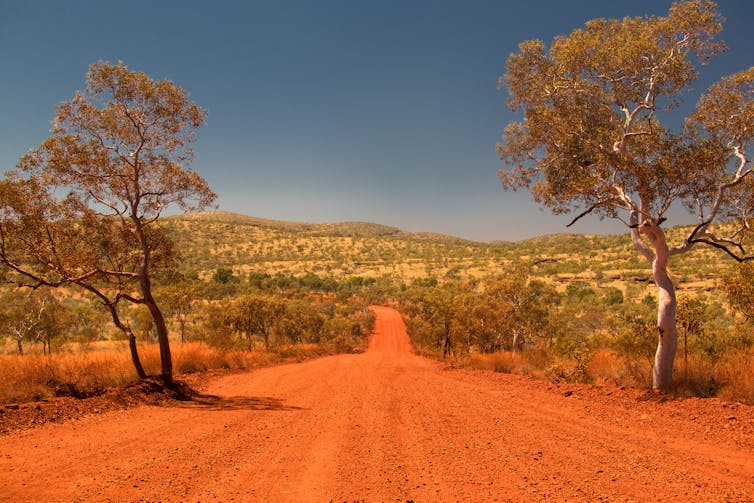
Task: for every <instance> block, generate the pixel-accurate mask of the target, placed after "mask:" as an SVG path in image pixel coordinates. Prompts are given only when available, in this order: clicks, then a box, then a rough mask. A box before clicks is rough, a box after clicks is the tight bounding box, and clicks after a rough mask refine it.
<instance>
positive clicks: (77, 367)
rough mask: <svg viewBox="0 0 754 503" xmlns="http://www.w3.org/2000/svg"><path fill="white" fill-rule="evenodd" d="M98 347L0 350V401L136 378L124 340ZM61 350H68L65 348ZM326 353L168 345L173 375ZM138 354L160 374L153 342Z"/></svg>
mask: <svg viewBox="0 0 754 503" xmlns="http://www.w3.org/2000/svg"><path fill="white" fill-rule="evenodd" d="M87 346H88V345H87ZM99 346H100V347H99V348H98V349H97V350H88V351H80V352H64V353H53V354H51V355H43V354H39V353H31V354H25V355H18V354H3V355H0V404H8V403H17V402H28V401H36V400H43V399H48V398H53V397H55V396H63V395H65V396H79V397H85V396H90V395H96V394H98V393H101V392H102V391H104V390H106V389H108V388H111V387H114V386H123V385H125V384H128V383H130V382H133V381H135V380H136V379H137V375H136V372H135V370H134V367H133V364H132V362H131V357H130V353H129V351H128V348H127V347H126V346H125V345H124V344H122V343H108V344H101V345H99ZM107 346H110V347H109V348H107ZM113 346H115V347H113ZM66 349H67V350H68V351H70V350H71V348H70V347H69V348H66ZM90 349H91V348H90ZM329 352H330V351H329V348H327V347H324V346H322V345H319V344H303V345H297V346H281V347H279V348H275V349H274V350H273V351H262V350H255V351H243V350H228V351H223V350H220V349H217V348H213V347H211V346H208V345H207V344H205V343H203V342H187V343H183V344H175V343H174V344H173V345H172V346H171V353H172V357H173V369H174V374H175V375H176V376H178V377H180V375H182V374H190V373H194V372H201V371H205V370H210V369H250V368H256V367H264V366H268V365H274V364H277V363H281V362H287V361H302V360H305V359H307V358H313V357H317V356H322V355H324V354H328V353H329ZM139 354H140V357H141V361H142V364H143V366H144V370H145V371H146V372H147V374H149V375H157V374H159V372H160V354H159V347H158V346H157V344H142V345H140V346H139Z"/></svg>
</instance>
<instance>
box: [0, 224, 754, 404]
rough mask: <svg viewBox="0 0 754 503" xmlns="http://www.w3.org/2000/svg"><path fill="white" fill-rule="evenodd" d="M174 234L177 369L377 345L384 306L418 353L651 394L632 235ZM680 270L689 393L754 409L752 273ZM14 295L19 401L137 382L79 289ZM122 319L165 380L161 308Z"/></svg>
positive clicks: (191, 230)
mask: <svg viewBox="0 0 754 503" xmlns="http://www.w3.org/2000/svg"><path fill="white" fill-rule="evenodd" d="M162 228H163V229H164V231H165V233H166V235H167V236H169V237H170V238H171V239H172V240H173V241H174V242H175V243H176V246H175V248H176V249H177V250H180V254H181V259H180V260H179V261H178V262H176V266H175V267H172V268H166V269H162V270H159V271H158V272H157V273H156V274H155V278H154V283H155V285H154V290H155V298H156V299H157V301H158V303H159V304H160V306H161V307H162V309H163V310H164V312H165V317H166V321H167V325H168V328H169V333H170V338H171V340H172V341H173V344H172V346H173V347H174V353H175V354H174V360H175V363H174V365H175V367H176V373H177V374H184V373H187V372H194V371H200V370H205V369H210V368H251V367H254V366H259V365H267V364H270V363H274V362H280V361H295V360H300V359H302V358H307V357H310V356H316V355H322V354H328V353H333V352H353V351H361V350H363V349H364V348H365V345H366V340H367V339H366V336H367V335H368V334H369V333H370V330H371V327H372V324H373V320H374V318H373V315H372V314H371V312H370V311H369V310H368V309H367V308H368V306H369V305H370V304H375V303H379V304H392V305H394V306H397V307H399V309H400V310H401V311H402V312H403V313H404V315H405V317H406V321H407V325H408V327H409V331H410V334H411V337H412V341H413V343H414V346H415V348H416V349H417V350H418V351H420V352H421V353H423V354H425V355H428V356H432V357H436V358H440V359H445V360H446V361H448V362H449V363H451V364H453V365H461V366H469V367H474V368H482V369H489V370H495V371H500V372H514V373H521V374H527V375H532V376H538V377H541V378H547V379H551V380H555V381H576V382H585V383H595V384H600V385H605V384H612V385H619V386H637V387H648V386H650V385H651V376H652V362H653V355H654V339H655V333H656V307H657V306H656V301H655V299H654V284H653V282H652V278H651V276H650V274H649V273H647V271H646V270H645V268H644V266H643V264H641V262H640V261H639V260H638V259H637V258H636V256H635V252H634V251H633V249H632V247H631V244H630V241H629V240H627V239H626V238H625V236H595V235H592V236H590V235H575V234H558V235H550V236H542V237H539V238H535V239H530V240H525V241H521V242H517V243H502V242H501V243H477V242H470V241H465V240H461V239H457V238H452V237H447V236H440V235H427V234H411V233H406V232H402V231H399V230H397V229H393V228H389V227H383V226H378V225H374V224H361V223H348V224H334V225H325V224H323V225H319V224H298V223H290V222H271V221H265V220H259V219H254V218H251V217H244V216H241V215H234V214H228V213H222V212H206V213H199V214H192V215H184V216H177V217H168V218H165V219H163V221H162ZM687 231H688V229H687V228H677V229H669V230H668V231H667V232H668V234H669V235H671V236H672V235H676V234H678V235H682V234H683V233H685V232H687ZM670 272H671V274H672V275H673V276H674V277H682V278H683V279H684V282H683V288H681V289H680V291H679V299H680V301H679V311H678V321H679V334H680V335H679V341H680V344H679V357H678V359H677V362H676V384H675V387H674V388H673V390H674V391H675V392H677V393H679V394H682V395H696V396H719V397H721V398H726V399H730V400H738V401H744V402H750V403H751V402H754V394H753V393H754V379H753V378H752V375H754V372H753V371H754V368H752V365H754V336H752V333H753V332H752V328H754V327H752V326H751V320H752V318H751V309H750V307H749V309H748V310H747V309H746V307H747V306H751V305H754V297H752V294H751V292H749V290H750V288H749V285H751V284H752V281H751V268H750V267H748V265H743V266H741V265H738V264H737V263H736V261H734V260H732V259H730V258H726V257H725V256H723V255H720V254H716V253H714V252H713V251H712V250H710V249H708V248H695V249H694V250H692V251H691V252H690V253H687V254H685V255H683V256H682V257H679V258H678V260H677V261H676V262H674V267H673V268H672V269H671V271H670ZM721 272H725V273H726V274H724V275H723V276H722V277H723V279H718V277H720V273H721ZM747 288H748V290H747ZM747 292H748V293H747ZM4 295H5V298H4V302H3V303H2V305H3V306H4V307H3V313H2V318H1V319H2V330H3V332H2V333H3V335H4V336H5V344H4V346H3V348H4V349H3V353H4V356H3V357H2V358H3V359H4V361H3V365H2V366H0V368H2V369H3V370H2V371H0V372H2V373H3V375H2V376H0V377H1V378H0V382H4V383H9V386H7V387H6V388H5V391H4V392H3V395H2V397H0V399H2V400H3V401H4V402H9V401H17V400H22V399H24V397H26V399H31V398H41V397H49V396H54V395H56V394H73V395H82V396H83V395H86V394H90V393H96V392H97V391H98V390H101V389H104V388H106V387H107V386H110V385H113V384H120V383H123V382H127V381H129V380H133V379H135V378H136V374H135V373H134V371H133V369H132V365H130V363H129V359H128V354H127V350H126V349H125V347H126V345H127V342H126V341H124V336H123V334H122V332H121V331H119V330H117V329H116V328H115V327H112V328H110V327H111V324H109V315H108V313H107V311H106V309H104V307H102V306H101V305H99V304H97V303H96V302H92V301H91V300H90V299H88V298H87V297H85V296H82V295H81V294H80V293H77V292H76V291H74V290H57V291H55V294H54V295H52V294H51V293H50V292H47V293H45V291H44V290H41V289H40V290H37V291H31V290H16V289H12V290H6V291H5V294H4ZM746 295H748V297H746ZM729 299H730V300H735V303H734V302H731V301H730V300H729ZM745 299H748V301H747V300H745ZM742 300H743V303H742ZM746 302H748V304H746ZM21 313H25V316H26V318H24V315H22V314H21ZM52 313H55V314H54V316H53V315H52ZM121 316H122V317H123V319H124V320H126V322H127V323H128V325H129V326H130V327H131V329H132V331H133V333H134V335H135V337H136V339H137V344H138V347H139V351H140V354H142V356H143V361H144V367H145V369H146V371H147V373H150V374H151V373H157V372H158V371H159V365H158V361H159V359H158V358H157V356H156V355H158V353H159V352H158V351H157V350H156V346H155V344H156V343H155V341H156V335H155V330H154V326H153V323H152V320H151V317H150V316H149V313H148V311H146V310H145V309H144V308H143V307H141V306H130V307H127V308H126V306H124V309H123V310H122V312H121ZM22 319H26V320H27V321H26V322H25V324H24V323H21V322H19V320H22ZM18 334H20V335H18ZM19 348H22V350H19ZM21 351H23V353H24V355H23V356H21V355H20V352H21ZM45 353H46V354H45ZM21 383H25V384H23V385H22V384H21ZM11 390H13V391H11ZM24 390H25V391H24Z"/></svg>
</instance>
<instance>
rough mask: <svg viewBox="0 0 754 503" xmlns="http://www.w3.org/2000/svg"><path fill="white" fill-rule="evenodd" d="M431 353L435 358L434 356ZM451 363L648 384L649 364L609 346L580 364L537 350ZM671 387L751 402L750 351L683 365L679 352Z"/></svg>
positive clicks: (753, 369) (753, 362) (753, 370)
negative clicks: (625, 355) (629, 357)
mask: <svg viewBox="0 0 754 503" xmlns="http://www.w3.org/2000/svg"><path fill="white" fill-rule="evenodd" d="M434 356H436V357H438V358H439V355H434ZM453 363H455V364H458V365H459V366H462V367H466V368H473V369H480V370H491V371H494V372H503V373H508V374H523V375H533V376H536V377H544V378H546V379H548V380H551V381H555V382H586V383H601V384H611V385H615V386H625V387H630V388H649V387H650V386H651V383H652V367H651V365H650V364H649V363H648V362H647V361H643V360H632V359H627V358H625V357H623V356H620V355H618V354H617V353H615V352H614V351H612V350H609V349H600V350H597V351H595V352H594V353H593V354H592V355H591V358H590V359H589V361H588V362H587V364H586V365H585V366H584V365H582V364H580V363H579V362H576V361H573V360H568V359H565V358H559V357H554V358H548V357H546V356H545V355H543V354H540V353H538V352H537V351H530V352H524V353H517V354H513V353H511V352H508V351H499V352H496V353H489V354H479V353H473V354H469V355H466V356H464V357H462V358H459V359H457V360H455V361H454V362H453ZM671 392H672V393H673V394H675V395H678V396H696V397H717V398H719V399H721V400H726V401H730V402H741V403H746V404H752V405H754V353H753V352H744V351H741V352H736V351H731V352H729V353H726V354H724V355H723V356H722V357H721V358H720V359H719V360H718V361H717V362H715V363H712V362H710V360H709V359H703V358H699V357H690V358H689V362H688V367H686V365H685V362H684V361H683V359H682V357H678V358H677V359H676V368H675V383H674V385H673V389H672V390H671Z"/></svg>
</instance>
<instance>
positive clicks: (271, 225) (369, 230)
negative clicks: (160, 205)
mask: <svg viewBox="0 0 754 503" xmlns="http://www.w3.org/2000/svg"><path fill="white" fill-rule="evenodd" d="M172 218H176V219H180V220H188V221H203V222H220V223H227V224H235V225H251V226H255V227H264V228H268V229H278V230H284V231H290V232H300V233H302V234H306V235H311V236H336V237H343V236H355V237H368V236H393V235H399V234H405V233H404V232H403V231H402V230H400V229H398V228H397V227H390V226H388V225H381V224H373V223H370V222H338V223H307V222H287V221H284V220H271V219H267V218H258V217H250V216H247V215H240V214H237V213H230V212H227V211H204V212H199V213H188V214H186V215H181V216H178V217H172Z"/></svg>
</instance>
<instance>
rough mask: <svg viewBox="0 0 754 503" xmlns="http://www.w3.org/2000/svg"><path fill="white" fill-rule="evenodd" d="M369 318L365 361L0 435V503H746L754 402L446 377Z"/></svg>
mask: <svg viewBox="0 0 754 503" xmlns="http://www.w3.org/2000/svg"><path fill="white" fill-rule="evenodd" d="M374 309H375V312H376V314H377V324H376V330H375V334H374V335H373V336H372V338H371V339H370V345H369V350H368V351H367V352H366V353H364V354H360V355H338V356H333V357H327V358H321V359H318V360H313V361H308V362H305V363H301V364H294V365H285V366H280V367H273V368H267V369H261V370H256V371H253V372H249V373H241V374H235V375H229V376H223V377H219V378H215V379H213V380H211V381H210V382H209V385H208V388H207V390H206V393H207V394H210V395H214V396H216V397H217V398H210V397H207V398H204V399H200V400H198V401H195V402H190V403H174V404H172V405H165V406H142V407H138V408H135V409H129V410H123V411H117V412H109V413H106V414H101V415H96V416H90V417H85V418H82V419H79V420H76V421H71V422H68V423H63V424H48V425H44V426H42V427H39V428H36V429H32V430H27V431H23V432H19V433H13V434H10V435H6V436H5V437H2V438H0V487H1V488H2V491H0V500H3V501H30V500H31V501H75V500H78V501H85V500H98V501H123V500H161V501H198V500H202V501H206V500H222V501H230V500H236V501H249V500H252V501H253V500H258V501H330V500H332V501H346V500H348V501H352V500H366V501H386V500H394V501H395V500H417V501H456V500H458V501H489V500H503V501H505V500H516V501H520V500H527V501H529V500H598V499H603V500H607V499H609V500H633V501H657V500H671V499H673V500H704V501H754V454H752V453H754V439H752V438H751V435H747V432H748V431H750V430H747V429H746V428H749V427H750V426H752V425H754V412H753V411H752V408H751V407H745V406H737V408H736V411H735V418H734V419H735V421H731V423H734V424H737V425H738V424H740V425H741V429H740V430H733V429H721V428H713V426H715V425H719V424H727V423H721V421H724V420H725V418H724V417H718V416H720V415H721V414H722V415H724V414H729V412H726V410H723V409H721V408H720V407H719V404H717V405H715V403H716V402H704V401H697V402H691V401H688V402H682V401H681V402H678V403H672V402H671V403H662V404H647V403H640V402H637V400H636V398H635V397H632V396H628V392H626V396H624V395H621V392H619V391H616V396H613V397H609V398H607V397H603V396H599V395H598V394H597V393H595V392H593V391H589V390H590V389H591V388H587V387H581V388H578V387H577V388H575V389H576V394H575V395H573V396H564V394H563V393H562V392H561V390H559V389H558V388H554V389H548V388H552V386H551V385H548V384H546V383H543V382H539V381H533V380H530V379H527V378H524V377H520V376H506V375H499V374H489V373H483V372H473V371H463V370H448V369H446V368H445V367H444V366H443V365H441V364H439V363H437V362H433V361H430V360H427V359H424V358H420V357H417V356H415V355H414V354H413V352H412V351H411V347H410V344H409V341H408V337H407V335H406V333H405V327H404V326H403V323H402V320H401V317H400V314H399V313H397V312H396V311H394V310H392V309H388V308H380V307H376V308H374ZM569 395H571V393H569ZM694 407H696V408H698V410H696V409H694Z"/></svg>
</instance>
